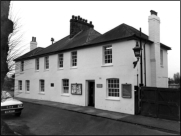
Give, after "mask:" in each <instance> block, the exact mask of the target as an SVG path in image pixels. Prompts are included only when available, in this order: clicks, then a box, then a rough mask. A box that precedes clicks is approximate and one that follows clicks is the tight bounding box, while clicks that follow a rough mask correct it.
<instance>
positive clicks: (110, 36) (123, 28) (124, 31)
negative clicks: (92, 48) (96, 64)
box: [88, 23, 148, 44]
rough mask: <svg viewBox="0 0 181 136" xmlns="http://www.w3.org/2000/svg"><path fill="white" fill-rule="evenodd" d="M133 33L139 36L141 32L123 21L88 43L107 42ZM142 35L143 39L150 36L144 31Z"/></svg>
mask: <svg viewBox="0 0 181 136" xmlns="http://www.w3.org/2000/svg"><path fill="white" fill-rule="evenodd" d="M133 35H136V36H138V37H139V36H140V32H139V31H138V30H137V29H135V28H133V27H131V26H129V25H126V24H124V23H123V24H121V25H119V26H117V27H115V28H113V29H112V30H110V31H108V32H106V33H104V34H103V35H101V36H99V37H97V38H95V39H94V40H92V41H90V42H89V43H88V44H95V43H101V42H106V41H110V40H116V39H121V38H124V37H130V36H133ZM141 37H142V38H143V39H148V36H147V35H146V34H144V33H142V35H141Z"/></svg>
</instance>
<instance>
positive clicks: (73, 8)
mask: <svg viewBox="0 0 181 136" xmlns="http://www.w3.org/2000/svg"><path fill="white" fill-rule="evenodd" d="M150 10H155V11H156V12H158V16H159V17H160V20H161V24H160V41H161V42H162V43H163V44H165V45H167V46H169V47H171V48H172V50H171V51H168V76H169V77H173V74H174V73H176V72H179V73H180V1H160V2H158V1H151V2H150V1H140V2H138V1H98V2H96V1H11V11H10V14H11V18H12V19H14V20H17V19H18V24H19V25H20V26H21V29H20V31H19V33H21V34H23V37H22V41H21V43H20V44H19V46H22V47H24V48H26V50H25V52H28V51H30V48H29V43H30V41H31V39H32V36H34V37H36V39H37V42H38V47H47V46H49V45H50V44H51V41H50V39H51V37H53V38H54V39H55V42H56V41H58V40H60V39H62V38H63V37H65V36H67V35H69V32H70V22H69V21H70V19H71V17H72V15H75V16H78V15H79V16H81V17H82V18H84V19H87V20H88V22H89V21H92V22H93V25H94V29H95V30H97V31H98V32H100V33H101V34H103V33H105V32H107V31H109V30H111V29H113V28H115V27H116V26H118V25H120V24H122V23H125V24H127V25H130V26H132V27H134V28H136V29H138V30H139V28H140V27H141V29H142V32H143V33H145V34H147V35H148V16H149V15H150Z"/></svg>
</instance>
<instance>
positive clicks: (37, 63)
mask: <svg viewBox="0 0 181 136" xmlns="http://www.w3.org/2000/svg"><path fill="white" fill-rule="evenodd" d="M35 70H36V71H39V70H40V59H39V58H36V59H35Z"/></svg>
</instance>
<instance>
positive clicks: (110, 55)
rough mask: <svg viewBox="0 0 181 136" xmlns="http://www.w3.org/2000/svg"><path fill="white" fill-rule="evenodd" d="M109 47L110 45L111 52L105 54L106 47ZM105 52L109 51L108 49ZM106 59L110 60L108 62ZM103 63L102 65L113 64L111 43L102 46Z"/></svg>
mask: <svg viewBox="0 0 181 136" xmlns="http://www.w3.org/2000/svg"><path fill="white" fill-rule="evenodd" d="M110 47H111V54H106V48H110ZM107 52H109V51H107ZM106 61H107V62H106ZM108 61H110V62H108ZM103 64H104V65H112V64H113V46H112V45H105V46H103Z"/></svg>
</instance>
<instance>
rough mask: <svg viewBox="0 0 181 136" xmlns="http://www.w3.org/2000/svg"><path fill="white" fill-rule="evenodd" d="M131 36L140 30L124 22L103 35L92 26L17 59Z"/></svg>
mask: <svg viewBox="0 0 181 136" xmlns="http://www.w3.org/2000/svg"><path fill="white" fill-rule="evenodd" d="M130 37H131V38H133V37H136V38H139V37H140V31H139V30H137V29H135V28H133V27H131V26H129V25H126V24H124V23H123V24H121V25H119V26H117V27H115V28H113V29H112V30H110V31H108V32H106V33H104V34H103V35H101V34H100V33H99V32H97V31H96V30H94V29H93V28H90V29H88V30H84V31H80V32H79V33H78V34H76V35H75V36H74V37H73V38H69V35H68V36H66V37H64V38H63V39H61V40H59V41H57V42H56V43H54V44H52V45H50V46H48V47H46V48H44V49H43V50H41V51H40V52H37V53H36V54H34V55H33V56H32V55H30V54H28V53H27V55H26V54H25V55H23V56H21V57H20V58H17V59H16V60H15V61H17V60H21V59H30V58H33V57H35V56H45V55H46V54H54V53H57V52H60V51H65V50H69V49H75V48H77V47H89V46H90V45H93V44H94V45H95V44H98V43H103V42H109V41H113V40H120V39H125V38H130ZM141 38H142V39H144V40H147V41H149V42H152V41H150V40H149V38H148V36H147V35H146V34H144V33H142V34H141ZM160 45H161V47H162V48H165V49H167V50H170V49H171V48H170V47H168V46H166V45H164V44H162V43H161V44H160ZM28 55H29V56H28Z"/></svg>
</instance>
